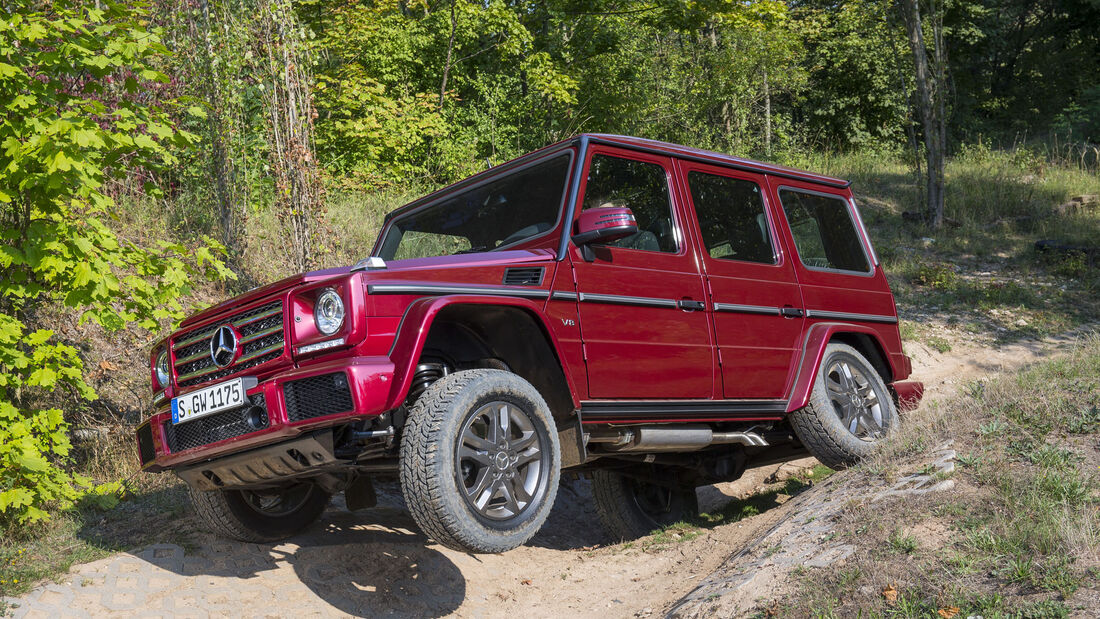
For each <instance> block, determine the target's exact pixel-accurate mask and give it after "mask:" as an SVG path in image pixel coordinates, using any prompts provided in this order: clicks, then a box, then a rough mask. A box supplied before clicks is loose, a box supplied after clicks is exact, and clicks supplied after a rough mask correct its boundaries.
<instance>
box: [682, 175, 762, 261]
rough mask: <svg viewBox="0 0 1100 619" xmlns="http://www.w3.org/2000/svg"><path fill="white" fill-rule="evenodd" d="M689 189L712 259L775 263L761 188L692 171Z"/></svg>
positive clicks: (689, 177) (724, 177)
mask: <svg viewBox="0 0 1100 619" xmlns="http://www.w3.org/2000/svg"><path fill="white" fill-rule="evenodd" d="M688 186H689V187H690V189H691V200H692V202H694V203H695V215H696V216H697V217H698V218H699V229H700V230H701V231H702V233H703V245H705V246H706V248H707V253H709V254H710V256H711V258H725V259H727V260H742V261H745V262H760V263H763V264H775V250H774V248H773V247H772V237H771V234H770V233H769V232H768V218H767V216H766V215H765V214H764V197H763V196H762V195H761V193H760V186H759V185H757V184H756V183H754V182H752V181H747V180H742V179H739V178H729V177H727V176H718V175H715V174H706V173H704V172H689V173H688Z"/></svg>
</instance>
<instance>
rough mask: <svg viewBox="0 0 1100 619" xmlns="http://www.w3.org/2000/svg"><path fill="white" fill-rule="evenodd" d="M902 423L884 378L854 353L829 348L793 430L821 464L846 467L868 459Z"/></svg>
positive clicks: (836, 346) (794, 419)
mask: <svg viewBox="0 0 1100 619" xmlns="http://www.w3.org/2000/svg"><path fill="white" fill-rule="evenodd" d="M897 424H898V413H897V408H896V407H895V406H894V399H893V397H892V396H891V395H890V392H889V391H888V390H887V389H886V384H885V383H884V382H883V381H882V377H881V376H879V374H878V372H876V371H875V369H874V367H872V366H871V364H870V363H869V362H868V361H867V359H866V358H864V356H863V355H861V354H860V353H859V351H857V350H856V349H854V348H852V347H851V346H848V345H846V344H839V343H832V344H829V345H828V347H826V349H825V355H824V357H823V358H822V360H821V369H820V370H819V371H818V375H817V378H816V379H815V381H814V388H813V391H812V392H811V394H810V401H809V403H808V404H807V405H806V406H805V407H803V408H801V409H799V410H797V411H795V412H794V413H792V414H791V426H793V427H794V431H795V433H796V434H797V435H798V438H799V439H801V441H802V444H804V445H805V446H806V448H807V449H809V450H810V453H811V454H813V455H814V457H816V458H817V459H818V460H820V461H821V462H822V463H823V464H825V465H826V466H828V467H831V468H834V469H840V468H846V467H848V466H851V465H853V464H855V463H856V462H858V461H859V460H860V459H862V458H865V457H867V456H868V455H870V454H871V453H872V452H873V451H874V449H875V447H876V446H877V444H878V443H879V442H880V441H881V440H882V439H884V438H885V437H886V436H887V435H888V434H889V433H890V432H891V431H893V430H894V428H895V427H896V426H897Z"/></svg>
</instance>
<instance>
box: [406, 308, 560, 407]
mask: <svg viewBox="0 0 1100 619" xmlns="http://www.w3.org/2000/svg"><path fill="white" fill-rule="evenodd" d="M455 305H484V306H497V307H511V308H517V309H520V310H523V311H524V312H525V313H527V314H529V315H530V316H531V318H532V319H533V320H534V321H535V323H536V324H537V325H538V326H539V327H540V328H541V330H542V332H543V334H544V335H545V336H546V340H547V342H548V343H549V344H550V348H551V350H552V351H553V353H554V356H555V357H556V358H557V364H558V370H560V371H561V373H562V377H563V379H564V380H565V383H566V385H567V386H568V388H569V398H570V399H571V400H572V404H573V410H574V411H575V410H579V409H580V400H579V399H578V398H577V389H576V386H575V385H574V383H573V378H572V376H571V375H570V373H569V372H567V371H566V368H565V364H564V362H563V361H562V360H563V359H564V358H565V357H564V356H563V355H562V351H561V345H560V344H559V343H558V339H557V337H556V336H555V335H554V332H553V330H551V329H550V328H549V327H548V326H547V325H548V324H549V320H548V319H547V317H546V314H545V313H544V312H543V311H542V308H540V307H539V306H538V305H536V304H535V303H534V302H532V301H530V300H528V299H522V298H516V297H492V296H476V295H447V296H441V297H422V298H420V299H417V300H416V301H413V302H412V303H410V304H409V307H408V308H407V309H406V310H405V315H404V316H403V317H402V318H401V324H400V325H399V326H398V329H397V336H396V337H395V338H394V342H393V346H392V347H391V349H390V360H391V361H392V362H393V364H394V376H393V386H392V387H391V388H390V395H389V399H388V401H387V403H386V410H391V409H394V408H397V407H399V406H401V404H402V403H403V402H404V401H405V398H406V397H408V394H409V389H410V388H411V386H412V381H413V376H414V374H415V371H416V363H417V361H418V360H419V359H420V355H421V354H422V353H423V351H424V345H425V343H426V342H427V340H428V334H429V332H430V331H431V327H432V323H433V322H434V321H435V319H436V317H438V316H439V314H440V312H442V311H443V310H444V309H445V308H447V307H452V306H455Z"/></svg>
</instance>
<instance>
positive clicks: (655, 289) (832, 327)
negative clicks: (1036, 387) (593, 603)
mask: <svg viewBox="0 0 1100 619" xmlns="http://www.w3.org/2000/svg"><path fill="white" fill-rule="evenodd" d="M897 322H898V320H897V314H896V310H895V307H894V299H893V296H892V295H891V293H890V288H889V286H888V285H887V282H886V277H885V275H884V274H883V271H882V268H881V267H880V266H879V263H878V259H877V257H876V256H875V253H874V250H873V249H872V248H871V243H870V239H869V238H868V235H867V231H866V229H865V228H864V226H863V223H862V222H861V220H860V217H859V211H858V209H857V208H856V205H855V203H854V201H853V200H852V192H851V191H850V190H849V183H847V182H845V181H843V180H839V179H835V178H829V177H825V176H821V175H818V174H812V173H809V172H802V171H798V170H792V169H789V168H783V167H778V166H774V165H768V164H763V163H757V162H753V161H747V160H744V159H738V158H734V157H730V156H727V155H722V154H718V153H712V152H706V151H700V150H695V149H691V148H686V147H683V146H677V145H673V144H666V143H661V142H655V141H651V140H644V139H638V138H629V137H621V136H611V135H582V136H579V137H577V138H574V139H571V140H568V141H566V142H561V143H559V144H554V145H552V146H548V147H546V148H544V149H542V150H539V151H535V152H533V153H530V154H528V155H525V156H523V157H520V158H518V159H516V160H514V161H511V162H509V163H506V164H503V165H500V166H497V167H495V168H492V169H489V170H486V171H485V172H482V173H480V174H478V175H476V176H473V177H471V178H468V179H466V180H464V181H462V182H459V183H456V184H454V185H452V186H450V187H447V188H445V189H442V190H440V191H437V192H435V193H433V194H431V195H429V196H426V197H424V198H421V199H419V200H417V201H415V202H413V203H411V204H408V205H407V206H404V207H402V208H400V209H398V210H396V211H394V212H392V213H390V214H389V215H388V216H387V217H386V220H385V224H384V226H383V228H382V230H381V232H380V234H379V236H378V240H377V242H376V243H375V246H374V250H373V251H372V253H371V257H369V258H366V259H364V260H362V261H361V262H359V263H358V264H356V265H355V266H353V267H350V268H339V269H329V270H325V271H317V272H313V273H306V274H303V275H296V276H294V277H291V278H288V279H285V280H283V281H280V282H277V283H274V284H271V285H269V286H265V287H263V288H259V289H256V290H253V291H251V292H248V293H246V294H244V295H242V296H239V297H237V298H234V299H231V300H229V301H226V302H224V303H222V304H220V305H217V306H215V307H212V308H210V309H208V310H205V311H203V312H200V313H199V314H196V315H195V316H192V317H190V318H188V319H187V320H185V321H184V322H183V324H182V325H181V327H180V329H179V330H177V331H176V332H175V333H172V334H171V335H170V336H169V337H168V338H167V339H165V340H164V341H162V342H160V343H159V344H157V345H156V346H155V347H154V348H153V350H152V355H151V361H152V367H151V374H152V381H153V390H154V393H155V403H154V408H155V412H154V413H153V414H152V416H151V417H150V418H149V419H148V420H147V421H145V422H144V423H143V424H142V425H141V426H140V427H139V428H138V429H137V442H138V447H139V453H140V458H141V463H142V466H143V467H144V469H145V470H147V471H163V470H173V471H175V472H176V474H177V475H179V476H180V477H181V478H183V479H184V480H185V481H186V482H187V483H188V484H189V485H190V487H191V494H192V497H193V499H194V503H195V506H196V508H197V510H198V512H199V513H200V514H201V515H202V516H203V517H204V518H205V519H206V520H207V521H208V522H209V524H210V525H211V526H212V527H214V528H215V529H217V530H218V531H220V532H222V533H224V534H226V535H229V536H231V537H235V538H237V539H241V540H247V541H270V540H275V539H279V538H282V537H285V536H287V535H290V534H292V533H294V532H296V531H298V530H299V529H301V528H303V527H305V526H306V525H308V524H310V523H311V522H312V521H313V520H314V519H316V518H317V516H318V515H319V514H320V513H321V511H322V510H323V509H324V508H325V506H326V504H327V503H328V500H329V497H330V495H332V494H334V493H338V492H343V493H344V494H345V499H346V503H347V505H348V507H349V508H351V509H358V508H361V507H366V506H370V505H373V503H374V496H375V495H374V488H373V485H372V481H373V480H376V479H380V478H384V477H391V478H392V477H396V478H398V479H399V480H400V483H401V487H402V491H403V493H404V496H405V500H406V502H407V503H408V506H409V509H410V511H411V512H412V514H413V516H414V518H415V519H416V521H417V523H418V524H419V525H420V526H421V527H422V528H423V529H424V531H425V532H426V533H427V534H428V535H430V536H431V537H432V538H434V539H435V540H436V541H438V542H440V543H442V544H444V545H447V546H450V547H452V548H457V549H461V550H466V551H472V552H500V551H504V550H507V549H510V548H513V547H515V546H518V545H520V544H522V543H524V542H525V541H526V540H527V539H529V538H530V537H531V536H532V535H533V534H534V533H535V532H536V531H537V530H538V528H539V527H540V526H541V525H542V523H543V522H544V521H545V519H546V517H547V514H548V512H549V511H550V508H551V506H552V504H553V502H554V497H555V495H556V493H557V489H558V479H559V476H560V472H561V471H562V470H563V469H570V470H571V471H576V472H583V473H585V474H588V475H591V477H592V483H593V494H594V497H595V501H596V502H597V508H598V512H599V513H600V515H601V518H602V519H603V521H604V524H605V526H607V528H608V529H609V530H610V531H611V532H612V533H613V534H614V535H616V536H619V537H632V536H637V535H641V534H644V533H646V532H648V531H650V530H652V529H653V528H656V527H658V526H660V525H662V524H666V523H671V522H675V521H677V520H680V519H683V518H685V517H690V516H691V515H692V514H693V512H694V511H695V509H696V503H695V491H694V489H695V487H696V486H699V485H703V484H710V483H716V482H721V481H729V480H733V479H736V478H737V477H739V476H740V475H741V474H742V472H743V471H744V470H745V469H746V468H747V467H753V466H759V465H762V464H766V463H772V462H777V461H782V460H787V459H791V458H795V457H799V456H803V455H804V454H805V453H806V451H807V450H808V451H809V453H810V454H812V455H814V456H816V457H817V458H818V459H820V460H821V461H822V462H824V463H825V464H827V465H829V466H832V467H841V466H845V465H847V464H850V463H852V462H854V461H856V460H858V459H859V458H860V457H862V456H864V455H866V454H867V453H869V452H870V451H871V450H872V449H873V448H874V446H875V442H876V441H877V440H879V439H880V438H882V437H883V436H885V435H886V434H888V433H889V432H890V430H891V429H892V428H894V427H895V426H896V425H897V423H898V410H899V409H901V410H905V409H906V408H909V407H912V406H914V405H915V404H916V403H917V402H918V401H919V400H920V397H921V385H920V383H917V382H912V381H907V380H905V379H907V378H908V377H909V373H910V363H909V358H908V357H906V356H905V355H904V354H903V353H902V346H901V338H900V335H899V332H898V327H897Z"/></svg>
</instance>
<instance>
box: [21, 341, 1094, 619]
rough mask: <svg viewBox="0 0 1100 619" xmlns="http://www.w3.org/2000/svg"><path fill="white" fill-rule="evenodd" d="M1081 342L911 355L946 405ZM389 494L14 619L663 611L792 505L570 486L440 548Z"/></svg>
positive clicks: (89, 570)
mask: <svg viewBox="0 0 1100 619" xmlns="http://www.w3.org/2000/svg"><path fill="white" fill-rule="evenodd" d="M1074 340H1075V335H1073V334H1071V335H1067V336H1063V337H1060V338H1052V339H1049V340H1044V341H1041V342H1020V343H1016V344H1010V345H1006V346H1003V347H1000V348H995V349H989V348H981V347H978V346H976V345H973V344H967V343H965V342H958V343H956V344H954V345H953V348H952V350H951V351H949V352H947V353H939V352H936V351H934V350H931V349H928V348H926V347H924V346H922V345H920V344H913V345H910V347H909V354H910V355H911V356H912V357H913V362H914V376H915V377H917V378H919V379H922V380H924V381H925V383H926V385H927V387H928V392H927V395H926V398H927V399H930V400H935V399H939V398H942V397H945V396H948V395H950V394H952V393H954V392H955V391H957V390H958V389H960V388H961V387H962V386H963V385H965V384H966V383H968V382H970V381H973V380H976V379H978V378H980V377H982V376H985V375H988V374H992V373H996V372H1001V371H1006V370H1012V369H1016V368H1018V367H1021V366H1023V365H1025V364H1027V363H1030V362H1032V361H1036V360H1039V359H1043V358H1049V357H1051V356H1054V355H1057V354H1060V353H1062V352H1064V351H1066V350H1068V349H1069V348H1070V347H1071V346H1072V345H1073V342H1074ZM814 462H815V461H814V460H812V459H804V460H800V461H797V462H795V463H788V464H787V465H784V470H785V471H788V472H789V471H790V470H792V469H796V468H798V467H808V466H812V465H813V464H814ZM778 468H779V467H776V466H770V467H765V468H762V469H756V470H752V471H749V472H748V473H746V475H745V476H744V477H743V478H742V479H740V480H738V481H737V482H734V483H730V484H721V485H718V486H709V487H705V488H701V489H700V490H699V495H700V503H701V507H702V509H703V510H704V511H714V510H716V509H718V508H720V507H721V505H723V504H724V503H725V502H727V501H728V500H729V499H730V498H731V497H738V498H740V497H744V496H748V495H751V494H753V493H755V492H757V491H759V490H761V489H762V488H763V487H764V480H765V478H767V477H768V476H769V475H772V474H773V473H775V472H776V471H777V469H778ZM380 494H381V496H380V504H379V506H378V507H375V508H372V509H369V510H364V511H361V512H357V513H354V514H352V513H349V512H347V511H346V510H344V509H342V506H341V504H339V503H338V502H337V503H336V504H334V505H333V506H332V507H331V508H330V509H329V510H328V511H327V512H326V513H325V515H324V516H323V517H322V520H321V522H320V524H319V525H317V526H315V527H312V528H311V529H310V531H309V532H308V533H306V534H304V535H302V536H299V537H297V538H295V539H294V540H292V542H290V543H285V544H281V545H275V546H270V545H256V544H240V543H235V542H228V541H225V540H222V539H218V538H214V537H213V536H211V535H209V534H207V533H205V532H203V531H202V530H201V527H200V526H199V525H198V524H197V523H196V522H194V520H193V518H190V517H189V518H185V519H184V521H183V522H180V523H176V524H175V525H173V526H182V527H184V528H185V529H191V530H193V531H194V532H193V533H192V534H190V535H184V536H183V537H185V538H188V539H189V540H190V541H189V543H187V544H186V548H184V547H181V546H178V545H171V544H161V545H155V546H151V547H147V548H144V549H140V550H137V551H134V552H132V553H126V554H121V555H117V556H115V557H111V558H108V559H103V560H101V561H97V562H94V563H88V564H85V565H81V566H77V567H75V568H73V570H72V572H71V573H70V575H69V577H68V578H67V580H65V581H63V582H62V583H60V584H55V585H44V586H41V587H39V588H38V589H36V590H35V591H33V592H32V593H30V594H28V595H27V596H24V597H23V598H20V599H18V600H9V603H13V604H16V607H15V609H14V614H15V616H16V617H21V616H133V615H135V614H139V613H144V614H148V615H156V616H179V615H183V616H228V615H234V616H237V615H244V616H256V617H266V616H289V615H311V616H317V615H320V616H347V615H355V616H398V617H400V616H415V617H436V616H447V615H455V616H460V617H506V616H507V617H514V616H538V617H546V616H561V615H565V614H568V615H571V616H583V617H596V616H600V617H633V616H638V617H644V616H650V615H653V616H661V615H663V614H664V613H665V612H667V610H668V609H669V608H670V606H671V605H672V604H674V603H675V602H676V601H677V600H678V599H680V598H681V597H682V596H684V595H685V594H687V593H688V592H690V591H692V590H693V589H694V588H695V587H696V586H697V585H698V584H699V583H700V582H701V581H702V580H703V579H704V578H706V577H707V576H708V575H709V574H711V572H713V571H714V570H715V569H717V568H718V567H719V566H720V565H722V564H723V562H724V561H725V560H726V559H727V558H728V557H729V556H730V555H731V554H733V553H735V552H737V551H738V550H740V549H742V548H744V547H745V546H746V545H748V544H749V543H750V542H751V541H752V540H754V539H756V538H757V537H758V536H760V535H762V534H763V533H764V532H766V531H768V530H769V529H770V528H771V527H773V526H774V525H775V524H776V523H777V522H778V521H779V520H780V519H782V518H783V517H784V514H785V511H786V510H784V509H783V508H782V507H781V508H779V509H773V510H770V511H767V512H764V513H762V514H760V515H758V516H754V517H751V518H747V519H745V520H742V521H740V522H738V523H735V524H729V525H724V526H720V527H716V528H713V529H704V530H703V531H702V532H701V534H700V535H699V536H698V537H694V538H691V539H678V540H668V541H666V542H665V543H663V544H662V543H656V540H655V538H647V539H643V540H639V541H636V542H633V543H626V544H621V543H612V540H609V539H607V537H606V536H605V535H604V533H603V532H602V530H601V529H600V527H599V524H598V521H597V519H596V515H595V513H594V509H593V507H592V501H591V493H590V490H589V487H588V484H587V482H585V481H583V480H580V481H573V482H563V485H562V492H561V494H560V495H559V497H558V500H557V502H556V505H555V509H554V512H553V513H552V514H551V516H550V520H549V521H548V523H547V525H546V526H545V527H544V528H543V530H542V531H541V532H540V533H539V535H538V536H536V537H535V538H534V539H533V540H532V542H531V543H529V544H527V545H526V546H524V547H521V548H518V549H516V550H513V551H511V552H507V553H504V554H501V555H477V556H475V555H467V554H463V553H459V552H454V551H451V550H448V549H445V548H442V547H440V546H438V545H435V544H429V543H428V540H427V539H426V538H425V537H424V536H423V535H422V534H420V532H419V531H418V530H417V528H416V526H415V524H414V523H413V521H412V519H411V518H410V517H409V516H408V514H407V513H406V512H405V511H404V508H403V505H402V504H401V500H400V496H399V493H398V492H397V491H396V489H395V488H394V487H392V486H391V487H384V488H381V493H380ZM179 538H180V536H179V535H178V534H176V535H172V536H169V535H166V536H165V539H179Z"/></svg>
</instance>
